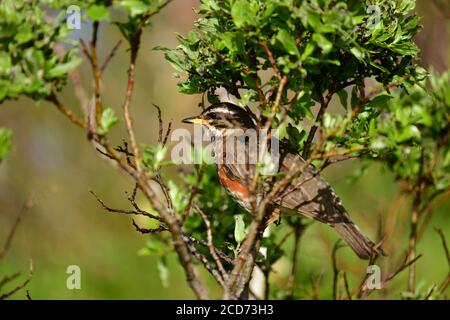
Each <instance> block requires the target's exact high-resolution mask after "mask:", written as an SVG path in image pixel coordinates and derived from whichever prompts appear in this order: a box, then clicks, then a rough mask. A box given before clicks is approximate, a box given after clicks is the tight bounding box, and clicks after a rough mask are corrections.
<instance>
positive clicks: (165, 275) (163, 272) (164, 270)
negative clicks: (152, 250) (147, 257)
mask: <svg viewBox="0 0 450 320" xmlns="http://www.w3.org/2000/svg"><path fill="white" fill-rule="evenodd" d="M158 271H159V278H160V279H161V283H162V286H163V287H164V288H167V287H168V286H169V275H170V271H169V268H168V267H167V261H166V258H165V257H164V256H162V257H161V259H159V260H158Z"/></svg>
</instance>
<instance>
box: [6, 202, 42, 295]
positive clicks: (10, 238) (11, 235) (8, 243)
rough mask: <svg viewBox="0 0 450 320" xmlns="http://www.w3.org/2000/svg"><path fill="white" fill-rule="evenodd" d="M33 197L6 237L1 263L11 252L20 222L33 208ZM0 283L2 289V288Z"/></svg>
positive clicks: (23, 207) (18, 215)
mask: <svg viewBox="0 0 450 320" xmlns="http://www.w3.org/2000/svg"><path fill="white" fill-rule="evenodd" d="M33 204H34V202H33V195H31V196H29V197H28V199H27V200H26V201H25V203H24V204H23V206H22V209H21V210H20V211H19V213H18V214H17V217H16V220H15V221H14V223H13V225H12V228H11V230H10V231H9V234H8V236H7V237H6V240H5V244H4V245H3V249H2V251H0V262H1V261H2V260H3V258H4V257H5V256H6V253H7V252H8V251H9V248H10V247H11V244H12V241H13V238H14V235H15V234H16V231H17V227H18V226H19V224H20V221H21V220H22V217H23V216H24V214H25V213H26V212H27V211H28V210H29V209H30V208H31V207H32V206H33ZM1 283H2V282H0V287H1Z"/></svg>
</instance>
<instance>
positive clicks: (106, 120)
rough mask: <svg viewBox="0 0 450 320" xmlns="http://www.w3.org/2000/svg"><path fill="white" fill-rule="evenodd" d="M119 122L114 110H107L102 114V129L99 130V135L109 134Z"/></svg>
mask: <svg viewBox="0 0 450 320" xmlns="http://www.w3.org/2000/svg"><path fill="white" fill-rule="evenodd" d="M118 121H119V118H117V116H116V114H115V112H114V110H113V109H111V108H106V109H105V110H103V113H102V122H101V127H100V128H99V129H98V134H99V135H101V136H103V135H105V134H107V133H108V131H109V129H111V128H112V126H114V125H115V124H116V123H117V122H118Z"/></svg>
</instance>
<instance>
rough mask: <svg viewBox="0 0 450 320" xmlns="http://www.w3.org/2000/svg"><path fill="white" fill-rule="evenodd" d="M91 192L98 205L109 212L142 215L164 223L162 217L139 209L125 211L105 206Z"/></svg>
mask: <svg viewBox="0 0 450 320" xmlns="http://www.w3.org/2000/svg"><path fill="white" fill-rule="evenodd" d="M89 192H90V193H91V194H92V195H93V196H94V197H95V199H97V201H98V203H100V205H101V206H102V207H103V209H105V210H106V211H108V212H111V213H122V214H130V215H141V216H145V217H148V218H151V219H155V220H158V221H163V219H162V218H161V217H159V216H156V215H154V214H151V213H150V212H147V211H144V210H141V209H138V208H137V209H135V210H124V209H114V208H111V207H109V206H107V205H106V204H105V202H104V201H103V200H102V199H100V197H99V196H98V195H97V194H96V193H95V192H94V191H92V190H89Z"/></svg>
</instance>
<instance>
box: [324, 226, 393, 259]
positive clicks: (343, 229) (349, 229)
mask: <svg viewBox="0 0 450 320" xmlns="http://www.w3.org/2000/svg"><path fill="white" fill-rule="evenodd" d="M331 226H332V227H333V228H334V229H335V230H336V232H337V233H338V234H339V235H340V236H341V238H342V239H344V241H345V242H346V243H347V244H348V245H349V246H350V247H351V248H352V249H353V251H355V253H356V254H357V255H358V257H360V258H361V259H365V260H368V259H370V257H371V256H372V255H373V254H379V255H383V256H385V255H386V253H384V251H383V250H382V249H381V248H378V247H377V246H376V245H375V243H373V242H372V241H370V239H369V238H367V237H366V236H365V235H363V234H362V232H361V230H359V228H358V227H357V226H356V225H355V224H354V223H352V222H342V223H336V224H332V225H331Z"/></svg>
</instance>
